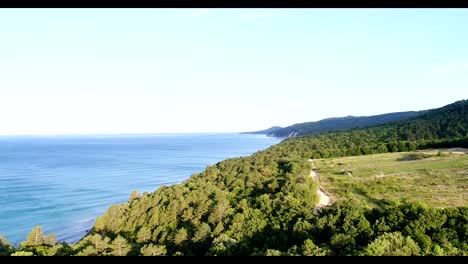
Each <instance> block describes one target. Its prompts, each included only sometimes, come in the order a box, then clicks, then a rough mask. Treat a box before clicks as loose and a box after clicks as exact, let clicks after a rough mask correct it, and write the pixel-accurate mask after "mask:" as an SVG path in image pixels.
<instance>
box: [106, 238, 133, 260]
mask: <svg viewBox="0 0 468 264" xmlns="http://www.w3.org/2000/svg"><path fill="white" fill-rule="evenodd" d="M110 248H111V249H112V251H111V255H114V256H126V255H127V254H128V253H129V252H130V250H131V249H132V246H130V244H128V242H127V240H126V239H125V238H123V237H122V236H120V235H118V236H117V237H116V238H115V239H114V240H113V241H112V244H111V246H110Z"/></svg>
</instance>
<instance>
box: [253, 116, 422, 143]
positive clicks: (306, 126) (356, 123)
mask: <svg viewBox="0 0 468 264" xmlns="http://www.w3.org/2000/svg"><path fill="white" fill-rule="evenodd" d="M420 114H421V112H399V113H389V114H383V115H375V116H347V117H339V118H327V119H323V120H320V121H317V122H306V123H300V124H294V125H292V126H288V127H285V128H280V127H278V128H276V129H269V130H264V131H258V132H256V133H255V132H254V134H267V135H269V136H274V137H290V136H292V135H295V136H303V135H315V134H320V133H324V132H331V131H341V130H347V129H353V128H363V127H369V126H376V125H381V124H384V123H389V122H396V121H400V120H405V119H409V118H412V117H416V116H418V115H420Z"/></svg>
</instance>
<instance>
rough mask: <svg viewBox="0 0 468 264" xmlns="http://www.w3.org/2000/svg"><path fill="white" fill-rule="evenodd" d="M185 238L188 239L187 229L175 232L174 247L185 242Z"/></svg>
mask: <svg viewBox="0 0 468 264" xmlns="http://www.w3.org/2000/svg"><path fill="white" fill-rule="evenodd" d="M187 238H188V233H187V229H185V228H183V227H182V228H181V229H179V231H177V233H176V235H175V236H174V243H175V244H176V245H180V244H182V243H183V242H184V241H186V240H187Z"/></svg>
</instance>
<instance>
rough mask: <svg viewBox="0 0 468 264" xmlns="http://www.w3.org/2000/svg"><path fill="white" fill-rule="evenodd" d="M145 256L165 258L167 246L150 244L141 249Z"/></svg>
mask: <svg viewBox="0 0 468 264" xmlns="http://www.w3.org/2000/svg"><path fill="white" fill-rule="evenodd" d="M140 253H141V254H142V255H143V256H164V255H166V253H167V250H166V246H161V245H153V244H148V245H145V246H143V247H142V248H141V249H140Z"/></svg>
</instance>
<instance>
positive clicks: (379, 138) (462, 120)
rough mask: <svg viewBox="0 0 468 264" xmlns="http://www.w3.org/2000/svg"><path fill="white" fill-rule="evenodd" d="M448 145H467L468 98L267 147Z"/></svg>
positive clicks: (355, 150) (328, 152) (319, 151)
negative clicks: (361, 126) (366, 125)
mask: <svg viewBox="0 0 468 264" xmlns="http://www.w3.org/2000/svg"><path fill="white" fill-rule="evenodd" d="M449 147H468V100H462V101H458V102H455V103H453V104H450V105H448V106H445V107H442V108H439V109H435V110H430V111H426V112H425V113H424V114H422V115H419V116H418V117H416V118H412V119H409V120H405V121H400V122H395V123H391V124H386V125H381V126H376V127H370V128H365V129H353V130H349V131H340V132H328V133H322V134H319V135H308V136H302V137H297V138H290V139H286V140H284V141H283V142H281V144H278V145H275V146H273V147H271V148H270V149H269V151H272V152H283V153H290V152H294V153H295V155H299V156H302V157H308V158H330V157H345V156H356V155H367V154H376V153H386V152H401V151H412V150H416V149H427V148H449Z"/></svg>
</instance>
